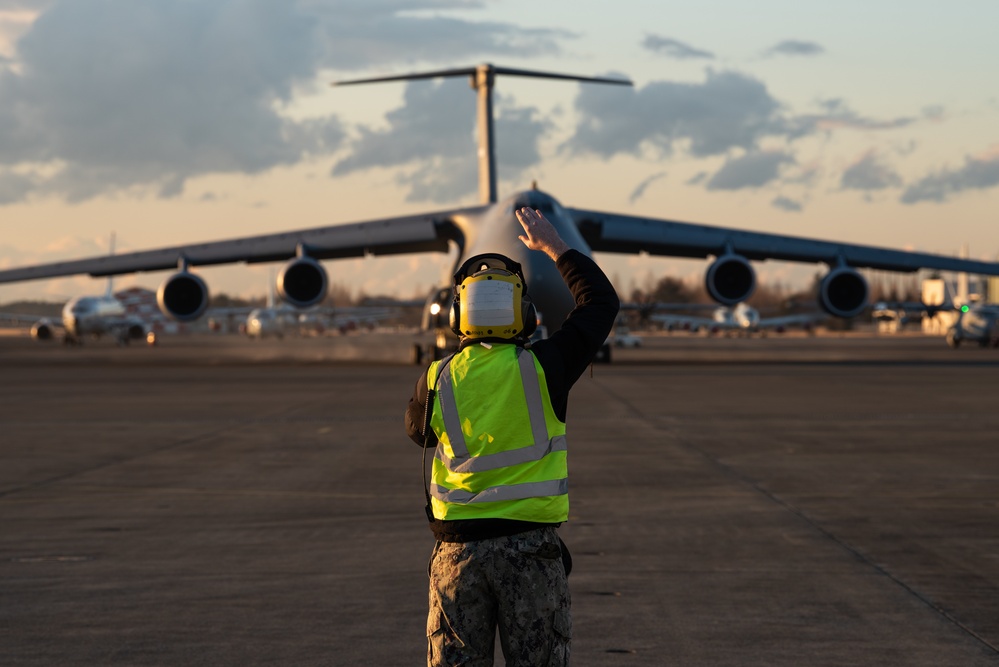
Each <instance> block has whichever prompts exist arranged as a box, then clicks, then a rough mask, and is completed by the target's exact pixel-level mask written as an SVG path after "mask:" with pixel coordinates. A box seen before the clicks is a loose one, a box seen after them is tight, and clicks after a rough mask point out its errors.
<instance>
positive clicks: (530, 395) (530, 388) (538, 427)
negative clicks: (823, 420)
mask: <svg viewBox="0 0 999 667" xmlns="http://www.w3.org/2000/svg"><path fill="white" fill-rule="evenodd" d="M517 363H518V365H519V366H520V379H521V382H522V383H523V385H524V398H525V399H527V413H528V414H529V415H530V417H531V433H533V434H534V444H535V445H537V444H539V443H542V442H544V441H546V440H548V426H547V425H546V424H545V405H544V403H543V402H542V401H541V384H540V383H539V382H538V372H537V371H536V370H535V369H534V355H533V354H531V353H530V352H528V351H526V350H525V349H524V348H522V347H518V348H517Z"/></svg>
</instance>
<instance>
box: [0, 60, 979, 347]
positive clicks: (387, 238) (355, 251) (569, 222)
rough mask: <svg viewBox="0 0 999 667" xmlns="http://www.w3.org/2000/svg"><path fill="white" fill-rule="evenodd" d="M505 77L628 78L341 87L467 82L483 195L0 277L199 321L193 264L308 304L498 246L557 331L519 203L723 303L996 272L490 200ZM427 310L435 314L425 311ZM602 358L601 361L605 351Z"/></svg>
mask: <svg viewBox="0 0 999 667" xmlns="http://www.w3.org/2000/svg"><path fill="white" fill-rule="evenodd" d="M501 74H502V75H512V76H528V77H542V78H553V79H568V80H576V81H589V82H597V83H614V84H623V85H631V82H630V81H627V80H624V79H605V78H589V77H576V76H568V75H562V74H551V73H547V72H535V71H528V70H519V69H510V68H505V67H494V66H493V65H489V64H483V65H479V66H477V67H472V68H464V69H453V70H441V71H436V72H427V73H421V74H408V75H403V76H393V77H384V78H381V79H368V80H360V81H351V82H341V85H344V84H347V83H367V82H372V81H401V80H407V79H432V78H438V77H448V76H464V77H470V78H471V81H472V84H473V87H474V88H475V89H476V90H477V92H478V100H479V108H478V125H479V127H478V135H479V137H478V138H479V152H478V154H479V166H480V174H479V176H480V181H479V192H480V198H481V202H482V203H481V204H480V205H478V206H466V207H460V208H455V209H449V210H444V211H435V212H430V213H424V214H418V215H408V216H396V217H391V218H385V219H381V220H369V221H364V222H358V223H354V224H344V225H336V226H327V227H319V228H315V229H303V230H297V231H282V232H277V233H273V234H265V235H261V236H254V237H247V238H233V239H227V240H222V241H216V242H212V243H199V244H192V245H180V246H175V247H170V248H161V249H156V250H147V251H144V252H135V253H129V254H124V255H116V256H114V257H96V258H90V259H81V260H75V261H67V262H58V263H53V264H45V265H39V266H28V267H22V268H15V269H7V270H4V271H0V282H12V281H22V280H36V279H42V278H53V277H57V276H66V275H73V274H79V273H89V274H90V275H93V276H106V275H117V274H125V273H133V272H136V271H159V270H167V269H174V270H175V273H173V274H172V275H170V276H169V277H168V278H167V279H166V280H165V281H164V282H163V284H162V285H161V286H160V289H159V291H158V294H157V297H158V302H159V305H160V308H161V309H162V310H163V312H164V313H167V314H169V315H171V316H172V317H174V318H176V319H178V320H181V321H188V320H192V319H195V318H197V317H199V316H200V315H201V314H202V313H204V312H205V309H206V308H207V307H208V287H207V285H206V284H205V282H204V280H202V279H201V278H200V277H199V276H198V275H197V274H195V273H192V272H191V271H190V269H191V267H195V266H208V265H214V264H224V263H232V262H264V261H281V260H288V263H287V264H286V265H285V266H284V268H282V269H281V271H280V272H279V273H278V276H277V290H278V293H279V294H280V295H281V298H282V299H284V300H285V301H286V302H287V303H289V304H291V305H293V306H295V307H297V308H307V307H310V306H313V305H315V304H318V303H320V302H321V301H322V299H323V297H324V295H325V293H326V288H327V284H328V281H327V275H326V270H325V269H324V268H323V266H322V265H321V264H320V260H323V259H340V258H344V257H360V256H365V255H369V254H370V255H391V254H399V253H417V252H448V250H449V249H450V248H451V247H452V246H455V247H457V250H458V251H457V253H456V257H455V265H454V266H455V267H457V266H459V265H460V264H461V263H462V262H464V261H465V260H466V259H467V258H468V257H470V256H472V255H476V254H480V253H486V252H496V253H501V254H503V255H506V256H508V257H510V258H511V259H513V260H515V261H517V262H519V263H520V264H521V265H522V267H523V270H524V273H525V276H526V279H527V283H528V285H529V287H530V296H531V298H532V299H533V301H534V303H535V306H536V308H537V310H538V311H539V312H541V313H542V314H543V316H544V319H545V324H546V326H547V327H548V329H550V330H555V329H558V327H559V326H560V325H561V324H562V322H563V320H564V319H565V317H566V316H567V315H568V313H569V311H570V310H571V309H572V308H573V307H574V305H575V304H574V302H573V299H572V297H571V295H570V293H569V291H568V290H567V289H566V288H565V286H564V283H563V281H562V279H561V276H560V275H559V273H558V271H557V269H556V268H555V266H554V265H553V264H552V262H550V261H549V260H548V258H547V257H545V256H544V255H543V253H538V252H532V251H530V250H528V249H527V248H526V247H525V246H524V245H523V244H522V243H521V242H520V241H519V240H518V238H517V237H518V235H519V234H521V233H522V231H523V229H522V227H521V226H520V223H519V222H518V221H517V218H516V216H515V215H514V211H515V210H516V209H518V208H520V207H524V206H529V207H531V208H535V209H538V210H539V211H541V212H542V213H543V214H544V215H545V216H546V217H547V218H548V219H549V220H551V222H552V224H553V225H554V226H555V228H556V229H557V230H558V232H559V234H560V235H561V236H562V238H563V239H565V241H566V243H567V244H568V245H569V246H570V247H572V248H575V249H577V250H579V251H580V252H583V253H585V254H591V253H592V252H617V253H640V252H646V253H649V254H652V255H669V256H678V257H704V258H708V257H711V258H713V259H712V261H711V263H710V264H709V265H708V267H707V271H706V276H705V283H706V286H707V289H708V292H709V294H710V295H711V297H712V298H713V299H714V300H715V301H717V302H718V303H719V304H721V305H723V306H729V307H731V306H735V305H736V304H738V303H741V302H743V301H745V300H746V299H748V298H749V297H750V295H752V293H753V290H754V288H755V285H756V276H755V271H754V269H753V266H752V264H751V262H752V261H758V260H765V259H777V260H787V261H796V262H823V263H825V264H827V265H828V266H829V271H828V272H827V274H826V276H825V277H824V278H823V279H822V281H821V283H820V286H819V303H820V305H821V307H822V308H823V310H825V311H826V312H827V313H829V314H831V315H834V316H837V317H853V316H855V315H857V314H859V313H860V312H861V311H862V310H863V309H864V307H865V306H866V304H867V297H868V286H867V281H866V280H865V279H864V277H863V276H862V275H861V274H860V273H859V272H858V271H857V268H858V267H868V268H876V269H882V270H889V271H903V272H912V271H916V270H917V269H920V268H935V269H939V270H944V271H968V272H971V273H978V274H987V275H999V263H990V262H978V261H971V260H961V259H956V258H951V257H945V256H940V255H931V254H924V253H912V252H904V251H900V250H890V249H884V248H875V247H870V246H863V245H854V244H847V243H838V242H831V241H816V240H812V239H805V238H798V237H792V236H783V235H778V234H764V233H759V232H749V231H743V230H738V229H731V228H724V227H710V226H707V225H700V224H690V223H684V222H675V221H672V220H667V219H657V218H647V217H640V216H627V215H620V214H616V213H605V212H600V211H593V210H587V209H578V208H567V207H563V206H562V205H561V204H560V203H559V202H558V201H557V200H556V199H555V198H554V197H552V196H551V195H549V194H547V193H544V192H540V191H538V190H536V189H532V190H524V191H520V192H516V193H514V194H512V195H510V196H508V197H507V198H506V199H504V200H503V201H502V202H497V197H496V169H495V150H494V142H493V129H492V123H493V115H492V88H493V83H494V80H495V77H496V76H497V75H501ZM447 284H449V281H447ZM435 306H436V309H437V311H438V312H437V313H436V314H434V313H433V309H434V307H435ZM449 306H450V288H449V287H448V286H445V287H443V288H441V289H435V290H434V291H433V292H432V293H431V295H430V296H429V297H428V299H427V302H426V313H425V321H426V322H427V324H428V325H429V326H431V327H432V328H436V329H438V330H439V331H442V332H446V331H447V330H448V328H449V327H448V325H447V312H448V310H449ZM440 348H441V346H440V345H437V346H436V349H434V350H433V353H434V354H435V355H436V354H439V353H440V352H441V349H440ZM606 358H607V359H609V352H608V354H607V355H606Z"/></svg>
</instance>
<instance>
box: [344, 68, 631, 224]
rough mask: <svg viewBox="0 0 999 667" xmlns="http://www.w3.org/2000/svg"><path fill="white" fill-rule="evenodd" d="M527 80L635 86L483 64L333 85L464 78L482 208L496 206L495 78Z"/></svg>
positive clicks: (608, 79) (620, 81) (619, 80)
mask: <svg viewBox="0 0 999 667" xmlns="http://www.w3.org/2000/svg"><path fill="white" fill-rule="evenodd" d="M498 74H503V75H504V76H526V77H534V78H539V79H561V80H563V81H581V82H584V83H611V84H617V85H622V86H631V85H634V84H632V82H631V81H630V80H628V79H625V78H611V77H600V76H576V75H575V74H558V73H556V72H541V71H538V70H528V69H516V68H513V67H496V66H495V65H491V64H489V63H483V64H481V65H478V66H476V67H458V68H452V69H441V70H435V71H432V72H416V73H413V74H398V75H394V76H380V77H373V78H366V79H351V80H349V81H334V82H333V83H332V84H331V85H334V86H354V85H358V84H362V83H382V82H385V81H411V80H414V79H439V78H442V77H452V76H467V77H469V80H470V83H471V84H472V88H473V89H474V90H475V91H476V92H477V94H478V98H479V102H478V112H477V118H478V136H479V150H478V155H479V201H481V202H482V203H483V204H494V203H496V180H497V179H496V150H495V147H494V141H493V82H494V80H495V79H496V75H498Z"/></svg>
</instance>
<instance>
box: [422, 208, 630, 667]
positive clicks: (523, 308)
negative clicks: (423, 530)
mask: <svg viewBox="0 0 999 667" xmlns="http://www.w3.org/2000/svg"><path fill="white" fill-rule="evenodd" d="M516 215H517V219H518V220H519V221H520V224H521V225H522V226H523V228H524V234H523V235H521V236H519V238H520V240H521V241H523V243H524V245H526V246H527V247H528V248H530V249H531V250H537V251H541V252H544V253H545V254H547V255H548V256H549V257H550V258H551V259H552V261H554V262H555V263H556V266H557V267H558V270H559V272H560V273H561V274H562V278H563V280H565V284H566V285H567V286H568V288H569V291H570V292H571V293H572V295H573V297H574V298H575V301H576V308H575V309H574V310H573V311H572V312H571V313H570V314H569V316H568V317H567V318H566V320H565V323H564V324H563V325H562V326H561V327H560V328H559V330H558V331H556V332H554V333H553V334H552V335H551V336H550V337H549V338H547V339H544V340H539V341H537V342H534V343H529V336H530V334H531V332H532V331H534V329H535V327H536V326H537V315H536V313H535V312H534V306H533V304H532V303H531V301H530V297H529V296H528V290H527V284H526V281H525V280H524V274H523V271H522V270H521V267H520V265H519V264H518V263H517V262H514V261H513V260H510V259H509V258H507V257H504V256H502V255H495V254H492V255H479V256H476V257H472V258H470V259H469V260H468V261H467V262H465V263H464V264H463V265H462V267H461V268H460V269H459V270H458V272H457V273H456V274H455V276H454V282H453V288H454V301H453V304H452V308H451V325H452V329H454V330H455V333H457V334H458V336H459V339H460V345H459V348H458V352H456V353H455V354H454V355H452V356H450V357H447V358H445V359H443V360H440V361H435V362H433V363H432V364H431V365H430V368H428V369H427V371H426V372H425V373H424V374H423V376H422V377H421V378H420V380H419V381H418V382H417V383H416V390H415V392H414V394H413V397H412V398H411V399H410V401H409V407H408V408H407V410H406V420H405V421H406V432H407V433H408V435H409V437H410V438H412V439H413V440H414V441H415V442H416V443H417V444H419V445H421V446H422V447H423V448H424V455H426V452H427V449H429V448H434V451H435V453H434V460H433V466H432V473H431V479H430V482H429V488H428V489H427V515H428V518H429V519H430V528H431V530H432V531H433V533H434V536H435V537H436V538H437V543H436V545H435V546H434V550H433V554H432V556H431V559H430V565H429V569H428V572H429V575H430V613H429V615H428V617H427V644H428V645H427V664H428V665H431V666H437V665H475V666H480V665H492V664H493V651H494V638H495V636H496V629H497V627H498V628H499V635H500V643H501V645H502V649H503V655H504V657H505V658H506V664H507V665H510V666H512V667H540V666H545V665H565V664H567V663H568V660H569V642H570V637H571V634H572V621H571V617H570V614H569V589H568V582H567V576H568V574H569V568H570V567H571V564H572V561H571V559H570V558H569V553H568V550H567V549H566V548H565V545H564V544H563V543H562V541H561V540H560V539H559V537H558V533H557V532H556V529H557V528H558V526H559V525H561V523H562V522H563V521H566V520H567V519H568V516H569V496H568V473H567V467H566V455H567V450H568V446H567V440H566V424H565V422H566V405H567V401H568V396H569V389H570V388H571V387H572V385H573V384H574V383H575V382H576V380H577V379H579V377H580V376H581V375H582V374H583V372H584V371H585V369H586V367H587V366H588V365H589V364H590V363H591V362H592V361H593V358H594V356H595V355H596V354H597V352H598V351H599V350H600V347H601V345H603V343H604V341H605V340H606V339H607V335H608V334H609V333H610V331H611V328H612V327H613V325H614V320H615V318H616V317H617V312H618V308H619V306H620V304H619V301H618V297H617V294H616V293H615V291H614V288H613V286H612V285H611V283H610V281H609V280H608V279H607V276H605V275H604V273H603V272H602V271H601V270H600V268H599V267H598V266H597V265H596V263H594V262H593V260H592V259H590V258H589V257H587V256H586V255H584V254H583V253H581V252H579V251H578V250H573V249H571V248H569V246H568V245H567V244H566V243H565V241H563V240H562V238H561V237H560V236H559V234H558V232H557V230H556V229H555V228H554V227H553V226H552V224H551V223H550V222H549V221H548V220H547V219H546V218H545V217H544V216H543V215H542V214H541V213H540V212H538V211H536V210H533V209H530V208H522V209H520V210H518V211H517V212H516Z"/></svg>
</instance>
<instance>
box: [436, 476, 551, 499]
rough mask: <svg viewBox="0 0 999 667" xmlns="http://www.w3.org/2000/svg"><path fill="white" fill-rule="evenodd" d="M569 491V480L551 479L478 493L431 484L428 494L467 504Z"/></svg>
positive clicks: (536, 496)
mask: <svg viewBox="0 0 999 667" xmlns="http://www.w3.org/2000/svg"><path fill="white" fill-rule="evenodd" d="M567 493H569V480H568V479H566V478H564V477H563V478H562V479H553V480H549V481H547V482H528V483H526V484H510V485H508V486H494V487H491V488H488V489H483V490H482V491H480V492H478V493H472V492H471V491H465V490H463V489H446V488H444V487H443V486H440V485H438V484H431V486H430V494H431V495H432V496H433V497H434V498H436V499H437V500H440V501H442V502H445V503H454V504H461V505H467V504H469V503H491V502H497V501H502V500H525V499H527V498H540V497H544V496H564V495H566V494H567Z"/></svg>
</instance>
